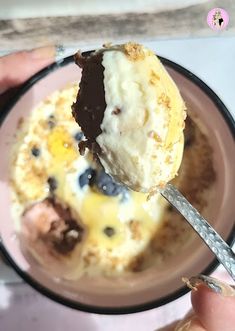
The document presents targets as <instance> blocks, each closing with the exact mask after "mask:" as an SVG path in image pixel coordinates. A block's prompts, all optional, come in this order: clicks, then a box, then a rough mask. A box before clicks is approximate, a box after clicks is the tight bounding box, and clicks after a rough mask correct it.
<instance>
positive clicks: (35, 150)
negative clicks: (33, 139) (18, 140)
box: [31, 146, 41, 157]
mask: <svg viewBox="0 0 235 331" xmlns="http://www.w3.org/2000/svg"><path fill="white" fill-rule="evenodd" d="M31 153H32V155H33V156H35V157H38V156H39V155H40V154H41V151H40V149H39V148H38V147H36V146H34V147H33V148H32V149H31Z"/></svg>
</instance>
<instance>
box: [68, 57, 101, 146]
mask: <svg viewBox="0 0 235 331" xmlns="http://www.w3.org/2000/svg"><path fill="white" fill-rule="evenodd" d="M102 59H103V53H101V52H98V53H93V54H92V55H90V56H82V54H80V53H77V54H75V62H76V64H77V65H78V66H79V67H80V68H82V78H81V81H80V84H79V91H78V95H77V100H76V102H75V103H74V104H73V105H72V113H73V116H74V118H75V120H76V122H77V123H78V124H79V125H80V127H81V129H82V131H83V133H84V135H85V137H86V139H87V142H86V143H85V144H86V146H85V147H89V148H90V149H92V146H94V145H97V143H96V138H97V137H98V135H99V134H101V133H102V130H101V128H100V125H101V123H102V121H103V117H104V112H105V109H106V102H105V92H104V67H103V66H102ZM83 145H84V142H83Z"/></svg>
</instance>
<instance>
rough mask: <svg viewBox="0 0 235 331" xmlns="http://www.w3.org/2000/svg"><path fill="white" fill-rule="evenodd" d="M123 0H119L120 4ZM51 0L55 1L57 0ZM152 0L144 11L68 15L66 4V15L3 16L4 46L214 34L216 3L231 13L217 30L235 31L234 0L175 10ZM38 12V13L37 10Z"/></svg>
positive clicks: (215, 0) (216, 0) (0, 24)
mask: <svg viewBox="0 0 235 331" xmlns="http://www.w3.org/2000/svg"><path fill="white" fill-rule="evenodd" d="M4 1H6V0H4ZM24 1H27V0H24ZM43 1H45V0H43ZM122 1H123V0H120V1H118V2H117V3H118V4H119V5H120V4H121V2H122ZM185 1H186V0H183V1H180V3H182V2H185ZM51 2H52V3H53V2H54V0H53V1H51ZM149 2H150V0H147V1H145V2H144V4H142V11H141V10H138V12H135V10H133V12H132V13H130V12H126V11H125V9H124V8H123V11H122V12H121V13H120V12H119V13H117V12H113V11H111V9H110V11H109V13H107V12H106V13H105V14H99V15H98V14H97V13H98V12H97V13H96V14H95V12H94V11H91V12H90V13H89V15H87V14H83V15H81V14H80V15H79V14H78V13H76V11H74V13H73V15H71V16H64V15H66V8H65V10H64V13H63V15H62V16H55V17H39V18H27V19H17V18H15V19H13V20H9V19H4V20H0V40H1V43H0V48H1V49H10V50H13V49H22V48H32V47H36V46H41V45H45V44H63V45H65V46H67V47H68V46H71V45H74V44H78V43H80V44H83V45H88V44H91V43H94V42H97V41H99V42H100V43H103V42H108V41H115V42H116V41H117V40H119V39H122V40H123V39H125V40H143V39H144V40H151V39H154V40H156V39H164V38H192V37H193V38H195V37H201V36H204V37H207V36H211V37H213V36H215V35H216V33H215V31H213V30H211V29H210V28H209V27H208V25H207V21H206V18H207V14H208V12H209V11H210V10H211V9H212V8H215V7H223V8H225V9H226V10H227V12H228V14H229V16H230V21H229V25H228V27H227V28H226V30H225V31H221V33H220V32H218V33H217V34H219V35H220V34H221V35H222V36H225V35H230V36H231V35H235V1H234V0H223V1H220V0H208V1H203V2H202V1H200V3H198V4H195V3H196V1H193V2H192V1H186V2H187V3H188V4H189V3H191V4H192V3H194V5H191V6H189V7H186V8H179V6H178V5H176V4H175V8H176V9H175V10H170V9H169V7H168V6H167V3H170V2H171V3H172V1H169V0H167V2H166V1H164V4H165V7H161V11H159V10H157V9H156V8H157V7H156V8H155V7H154V6H152V7H151V8H148V6H147V5H148V3H149ZM176 2H177V3H178V1H175V3H176ZM18 3H19V2H18ZM162 3H163V1H162ZM20 4H21V2H20ZM49 5H50V2H49ZM124 7H125V6H124ZM1 9H2V7H1ZM150 9H151V10H150ZM171 9H172V7H171ZM34 15H37V11H36V12H35V14H34ZM38 15H39V16H40V14H38ZM16 17H17V16H16Z"/></svg>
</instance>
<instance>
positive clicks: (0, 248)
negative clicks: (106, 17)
mask: <svg viewBox="0 0 235 331" xmlns="http://www.w3.org/2000/svg"><path fill="white" fill-rule="evenodd" d="M92 52H93V51H87V52H83V53H82V54H83V55H85V56H88V55H90V54H91V53H92ZM158 58H159V59H160V61H161V62H162V63H163V65H167V66H168V67H170V68H172V69H174V70H176V71H177V72H179V73H180V74H182V75H183V76H184V77H186V78H187V79H189V80H191V81H192V82H193V83H194V84H196V85H197V86H198V87H199V88H200V89H201V90H202V91H203V92H204V93H206V94H207V95H208V96H209V98H210V99H211V101H212V102H213V103H214V104H215V106H216V108H217V109H218V111H219V112H220V113H221V115H222V116H223V118H224V120H225V121H226V124H227V125H228V128H229V130H230V132H231V134H232V136H233V137H234V138H235V120H234V119H233V116H232V115H231V113H230V112H229V111H228V109H227V107H226V106H225V105H224V103H223V102H222V101H221V100H220V98H219V97H218V96H217V94H216V93H215V92H214V91H213V90H212V89H211V88H210V87H209V86H208V85H207V84H206V83H204V82H203V81H202V80H201V79H200V78H198V77H197V76H196V75H195V74H193V73H192V72H190V71H189V70H188V69H186V68H184V67H182V66H181V65H179V64H177V63H175V62H173V61H171V60H169V59H167V58H165V57H161V56H158ZM73 62H74V57H73V56H72V55H71V56H68V57H66V58H63V59H61V60H59V61H57V62H54V63H52V64H50V65H49V66H47V67H46V68H44V69H42V70H41V71H39V72H38V73H36V74H35V75H34V76H32V77H31V78H30V79H29V80H27V81H26V82H25V83H24V84H23V85H22V86H21V88H20V89H19V90H18V91H17V92H16V94H15V95H14V97H13V98H12V99H11V100H10V101H9V102H8V103H7V105H6V106H5V107H4V109H3V111H2V112H1V114H0V128H1V125H2V123H3V121H4V119H5V118H6V116H7V115H8V113H9V112H10V111H11V109H12V107H13V106H14V105H15V104H16V103H17V102H18V100H19V99H20V98H21V97H22V95H23V94H25V93H26V92H27V91H28V90H29V89H30V88H31V87H32V86H33V85H34V84H35V83H37V82H38V81H39V80H41V79H42V78H44V77H45V76H47V75H48V74H50V73H52V72H53V71H55V70H57V69H59V68H61V67H64V66H66V65H68V64H71V63H73ZM226 242H227V243H228V244H229V245H232V244H233V243H234V242H235V225H234V226H233V227H232V229H231V232H230V234H229V236H228V238H227V240H226ZM0 252H2V254H3V257H4V258H5V259H6V260H7V261H8V262H9V264H10V266H11V267H12V268H13V269H14V270H15V271H16V273H17V274H18V275H19V276H20V277H21V278H22V279H23V280H24V281H25V282H26V283H28V284H29V285H30V286H31V287H33V288H34V289H36V290H37V291H38V292H39V293H42V294H43V295H45V296H46V297H48V298H49V299H51V300H53V301H55V302H58V303H60V304H62V305H64V306H67V307H70V308H73V309H77V310H80V311H83V312H88V313H96V314H104V315H118V314H130V313H137V312H142V311H146V310H149V309H153V308H158V307H160V306H163V305H165V304H167V303H170V302H172V301H174V300H176V299H178V298H180V297H181V296H183V295H184V294H186V293H187V292H189V291H190V289H189V288H188V287H186V286H182V287H181V288H179V289H178V290H176V291H175V292H173V293H171V294H168V295H167V296H164V297H162V298H159V299H157V300H153V301H151V302H147V303H143V304H138V305H132V306H129V307H98V306H93V305H88V304H83V303H80V302H77V301H74V300H71V299H68V298H64V297H63V296H61V295H59V294H57V293H55V292H53V291H51V290H50V289H49V288H47V287H44V286H43V285H41V284H40V283H39V282H37V281H36V280H35V279H33V278H32V277H31V276H30V275H29V274H28V273H27V272H24V271H23V270H21V269H20V267H19V266H18V265H17V263H16V262H15V261H14V260H13V258H12V257H11V255H10V253H8V251H7V248H6V247H5V246H4V244H3V241H2V239H1V235H0ZM218 265H219V262H218V260H217V259H216V258H215V259H213V261H212V262H211V263H210V264H209V265H208V266H207V267H206V268H205V269H204V270H203V271H202V272H201V273H202V274H205V275H209V274H211V273H212V272H213V271H214V270H215V269H216V268H217V267H218Z"/></svg>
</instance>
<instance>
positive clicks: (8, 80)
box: [0, 46, 56, 94]
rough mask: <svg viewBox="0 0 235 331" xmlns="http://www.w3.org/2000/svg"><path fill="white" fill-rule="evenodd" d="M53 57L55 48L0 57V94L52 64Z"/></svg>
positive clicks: (37, 49) (48, 47)
mask: <svg viewBox="0 0 235 331" xmlns="http://www.w3.org/2000/svg"><path fill="white" fill-rule="evenodd" d="M55 56H56V48H55V47H54V46H47V47H40V48H36V49H33V50H30V51H21V52H17V53H12V54H9V55H6V56H2V57H0V94H2V93H3V92H5V91H6V90H8V89H10V88H12V87H15V86H18V85H20V84H22V83H23V82H25V81H26V80H27V79H28V78H30V77H31V76H33V75H34V74H35V73H36V72H38V71H40V70H41V69H43V68H44V67H46V66H48V65H49V64H51V63H53V62H54V61H55Z"/></svg>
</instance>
